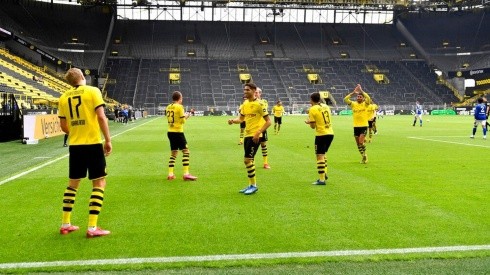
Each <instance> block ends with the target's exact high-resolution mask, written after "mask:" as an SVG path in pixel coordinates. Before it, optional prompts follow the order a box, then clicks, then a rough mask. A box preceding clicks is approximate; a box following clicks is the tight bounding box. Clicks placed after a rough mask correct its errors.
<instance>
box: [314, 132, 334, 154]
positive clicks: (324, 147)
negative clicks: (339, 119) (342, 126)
mask: <svg viewBox="0 0 490 275" xmlns="http://www.w3.org/2000/svg"><path fill="white" fill-rule="evenodd" d="M332 141H333V135H324V136H315V154H317V155H325V153H327V152H328V148H330V144H332Z"/></svg>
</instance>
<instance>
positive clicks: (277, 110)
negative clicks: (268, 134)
mask: <svg viewBox="0 0 490 275" xmlns="http://www.w3.org/2000/svg"><path fill="white" fill-rule="evenodd" d="M272 113H273V114H274V133H275V134H276V135H278V134H279V131H280V130H281V124H282V114H283V113H284V106H282V102H281V101H280V100H278V101H277V102H276V105H274V107H272Z"/></svg>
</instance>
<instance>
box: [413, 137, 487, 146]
mask: <svg viewBox="0 0 490 275" xmlns="http://www.w3.org/2000/svg"><path fill="white" fill-rule="evenodd" d="M408 138H411V139H418V140H427V141H435V142H441V143H450V144H458V145H466V146H474V147H483V148H490V146H488V145H479V144H470V143H462V142H455V141H445V140H437V139H431V138H421V137H408Z"/></svg>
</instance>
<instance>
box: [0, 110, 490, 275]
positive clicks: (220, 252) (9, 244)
mask: <svg viewBox="0 0 490 275" xmlns="http://www.w3.org/2000/svg"><path fill="white" fill-rule="evenodd" d="M228 118H230V117H225V116H223V117H192V118H190V119H189V120H188V121H187V123H186V125H185V134H186V138H187V141H188V144H189V148H190V171H191V173H192V174H194V175H195V176H198V177H199V178H198V180H197V181H194V182H190V181H183V180H182V165H181V160H182V155H181V153H179V156H178V158H177V161H176V166H175V173H176V176H177V179H175V180H173V181H168V180H167V179H166V178H167V166H168V159H169V155H170V153H169V150H170V149H169V144H168V139H167V136H166V128H167V126H166V120H165V119H164V118H162V117H150V118H146V119H141V120H138V121H136V122H133V123H129V124H128V125H122V124H118V123H114V122H110V128H111V134H112V136H113V139H112V143H113V153H112V155H111V156H110V157H108V158H107V163H108V173H109V176H108V177H107V187H106V194H105V198H104V206H103V208H102V211H101V214H100V218H99V226H101V227H102V228H104V229H108V230H111V231H112V234H111V235H109V236H106V237H101V238H95V239H87V238H86V237H85V229H86V224H87V218H88V199H89V196H90V191H91V184H90V183H89V181H88V180H87V179H85V180H83V181H82V184H81V187H80V190H79V192H78V195H77V198H76V203H75V206H74V211H73V215H72V223H73V224H76V225H79V226H80V229H81V230H80V231H77V232H74V233H71V234H69V235H60V234H59V231H58V229H59V226H60V222H61V208H62V196H63V191H64V188H65V187H66V184H67V174H68V158H67V153H68V149H67V148H65V147H62V143H63V137H62V136H59V137H54V138H49V139H46V140H41V141H40V142H39V144H37V145H22V144H21V143H20V142H18V141H16V142H7V143H0V156H1V157H0V159H1V165H0V198H1V199H0V209H2V210H1V214H0V217H1V218H0V244H1V245H0V273H4V272H8V273H10V272H89V271H106V272H109V273H110V272H117V271H124V272H128V273H130V274H133V273H154V272H160V273H187V274H193V273H200V274H204V273H206V274H208V273H222V274H312V273H317V274H320V273H329V274H346V273H347V274H349V273H350V274H448V273H451V274H488V273H489V272H490V184H489V181H488V172H487V166H488V159H489V153H490V140H483V138H482V133H481V129H480V128H479V129H478V131H477V134H476V137H475V139H470V138H469V136H470V135H471V130H472V121H473V119H472V117H470V116H425V117H424V124H423V127H419V126H418V124H417V126H416V127H413V126H412V122H413V117H411V116H385V117H383V118H379V119H378V134H377V135H374V136H373V141H372V143H368V144H367V153H368V156H369V162H368V163H367V164H360V160H361V156H360V154H359V152H358V151H357V147H356V144H355V141H354V138H353V129H352V117H350V116H335V117H333V128H334V131H335V138H334V140H333V143H332V146H331V147H330V150H329V152H328V154H327V159H328V180H327V185H326V186H315V185H312V184H311V183H312V182H314V181H315V180H316V179H317V171H316V158H315V154H314V146H313V142H314V130H312V129H310V128H309V126H307V125H306V124H305V123H304V122H303V121H304V120H305V119H306V116H285V117H284V118H283V125H282V128H281V132H280V134H279V135H275V134H274V130H273V128H272V127H273V126H271V128H269V131H268V132H269V142H268V158H269V163H270V165H271V167H272V169H270V170H266V169H263V168H262V166H263V160H262V156H261V151H260V149H259V151H258V153H257V155H256V158H255V163H256V175H257V182H258V187H259V191H258V192H257V193H256V194H254V195H250V196H245V195H243V194H240V193H238V191H239V190H240V189H242V188H243V187H245V186H246V185H247V173H246V169H245V167H244V164H243V147H242V146H239V145H237V143H238V137H239V128H238V125H231V126H230V125H228V124H227V123H226V121H227V119H228ZM427 119H429V120H430V121H428V120H427Z"/></svg>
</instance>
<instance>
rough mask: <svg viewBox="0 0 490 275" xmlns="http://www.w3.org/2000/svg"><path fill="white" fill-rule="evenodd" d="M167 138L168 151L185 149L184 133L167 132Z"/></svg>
mask: <svg viewBox="0 0 490 275" xmlns="http://www.w3.org/2000/svg"><path fill="white" fill-rule="evenodd" d="M167 137H168V140H169V141H170V150H172V151H177V150H184V149H187V140H185V135H184V133H180V132H168V133H167Z"/></svg>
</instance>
